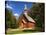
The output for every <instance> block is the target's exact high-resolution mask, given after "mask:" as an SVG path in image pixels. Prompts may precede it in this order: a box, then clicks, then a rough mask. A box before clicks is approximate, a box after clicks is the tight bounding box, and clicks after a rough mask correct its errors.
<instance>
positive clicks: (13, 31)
mask: <svg viewBox="0 0 46 35" xmlns="http://www.w3.org/2000/svg"><path fill="white" fill-rule="evenodd" d="M34 32H38V30H20V29H19V30H17V29H8V30H7V34H22V33H34Z"/></svg>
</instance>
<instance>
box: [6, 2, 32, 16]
mask: <svg viewBox="0 0 46 35" xmlns="http://www.w3.org/2000/svg"><path fill="white" fill-rule="evenodd" d="M25 4H26V5H27V8H31V7H32V3H31V2H20V1H7V3H6V7H7V8H10V9H11V10H12V12H13V14H14V16H20V14H21V13H22V12H23V11H24V7H25Z"/></svg>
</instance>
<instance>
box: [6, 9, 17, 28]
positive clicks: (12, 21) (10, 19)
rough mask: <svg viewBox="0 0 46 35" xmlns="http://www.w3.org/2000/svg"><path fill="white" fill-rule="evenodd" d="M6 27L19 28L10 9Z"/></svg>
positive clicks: (7, 10)
mask: <svg viewBox="0 0 46 35" xmlns="http://www.w3.org/2000/svg"><path fill="white" fill-rule="evenodd" d="M6 25H7V28H17V23H16V18H15V16H13V13H12V11H11V10H10V9H6Z"/></svg>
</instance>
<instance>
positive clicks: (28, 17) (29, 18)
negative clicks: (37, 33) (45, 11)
mask: <svg viewBox="0 0 46 35" xmlns="http://www.w3.org/2000/svg"><path fill="white" fill-rule="evenodd" d="M24 15H25V17H26V18H27V20H28V21H30V22H34V23H35V21H34V20H33V18H31V17H30V16H28V15H27V13H24Z"/></svg>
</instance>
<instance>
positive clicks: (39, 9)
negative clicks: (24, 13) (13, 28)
mask: <svg viewBox="0 0 46 35" xmlns="http://www.w3.org/2000/svg"><path fill="white" fill-rule="evenodd" d="M30 10H31V11H32V12H31V13H30V14H28V15H29V16H31V17H32V18H33V19H34V20H35V21H36V26H37V27H39V28H41V31H44V3H33V5H32V8H31V9H30Z"/></svg>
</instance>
